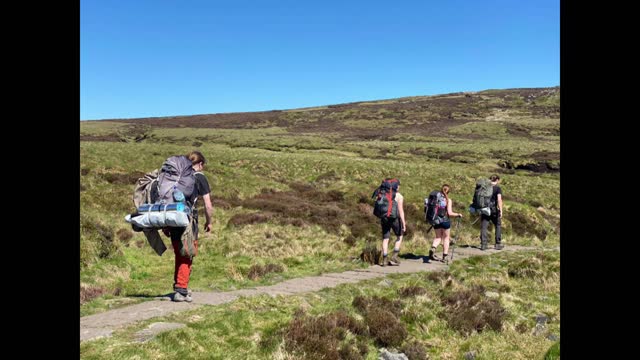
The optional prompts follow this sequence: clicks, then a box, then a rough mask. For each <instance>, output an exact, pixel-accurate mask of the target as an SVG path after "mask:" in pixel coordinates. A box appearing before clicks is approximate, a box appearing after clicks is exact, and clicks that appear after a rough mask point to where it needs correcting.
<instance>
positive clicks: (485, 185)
mask: <svg viewBox="0 0 640 360" xmlns="http://www.w3.org/2000/svg"><path fill="white" fill-rule="evenodd" d="M492 195H493V185H492V184H491V180H489V179H486V178H482V179H478V181H476V189H475V192H474V193H473V200H472V203H471V206H470V207H469V211H470V212H471V213H475V212H477V213H480V214H485V215H491V209H490V208H491V207H492V203H491V197H492ZM493 206H494V207H495V205H493Z"/></svg>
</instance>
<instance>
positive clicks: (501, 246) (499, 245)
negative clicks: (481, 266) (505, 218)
mask: <svg viewBox="0 0 640 360" xmlns="http://www.w3.org/2000/svg"><path fill="white" fill-rule="evenodd" d="M495 248H496V250H502V249H504V245H503V244H502V243H497V244H496V247H495Z"/></svg>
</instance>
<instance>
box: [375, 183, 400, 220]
mask: <svg viewBox="0 0 640 360" xmlns="http://www.w3.org/2000/svg"><path fill="white" fill-rule="evenodd" d="M398 185H400V181H399V180H398V179H389V180H382V184H380V187H378V188H377V189H376V190H375V191H374V192H373V195H372V196H371V198H372V199H375V202H374V204H373V215H375V216H376V217H379V218H381V219H397V218H398V202H397V201H396V193H397V192H398Z"/></svg>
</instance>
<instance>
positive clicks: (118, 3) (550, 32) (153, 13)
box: [80, 0, 560, 120]
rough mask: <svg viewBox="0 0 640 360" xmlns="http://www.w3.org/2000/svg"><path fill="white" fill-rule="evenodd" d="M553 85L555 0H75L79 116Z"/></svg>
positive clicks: (556, 71)
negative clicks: (77, 38) (78, 30)
mask: <svg viewBox="0 0 640 360" xmlns="http://www.w3.org/2000/svg"><path fill="white" fill-rule="evenodd" d="M559 84H560V2H559V0H552V1H549V0H537V1H513V0H511V1H458V0H447V1H442V0H441V1H428V0H423V1H396V2H392V1H384V2H383V1H375V0H369V1H359V0H357V1H348V0H341V1H333V0H324V1H301V0H298V1H278V0H272V1H257V0H255V1H243V0H233V1H231V0H229V1H215V0H212V1H189V0H186V1H175V0H174V1H164V0H154V1H147V0H136V1H131V0H129V1H122V0H112V1H104V0H103V1H97V0H81V1H80V119H81V120H95V119H107V118H137V117H153V116H175V115H193V114H213V113H224V112H243V111H262V110H274V109H292V108H300V107H308V106H318V105H328V104H339V103H345V102H353V101H367V100H379V99H388V98H396V97H402V96H416V95H435V94H442V93H448V92H456V91H478V90H485V89H503V88H516V87H547V86H556V85H559Z"/></svg>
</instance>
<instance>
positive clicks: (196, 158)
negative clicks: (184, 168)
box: [163, 151, 213, 302]
mask: <svg viewBox="0 0 640 360" xmlns="http://www.w3.org/2000/svg"><path fill="white" fill-rule="evenodd" d="M187 158H188V159H189V160H191V164H192V167H193V170H194V171H195V173H194V176H195V189H194V192H193V194H192V195H191V200H190V201H189V203H191V204H192V207H193V212H192V219H193V221H192V223H191V225H192V227H191V229H192V231H193V246H194V248H195V252H196V253H197V250H198V211H197V209H196V207H195V204H196V202H197V200H198V197H202V199H203V200H204V215H205V219H206V221H205V223H204V227H203V228H204V231H205V232H210V231H211V218H212V216H213V204H212V203H211V195H210V192H211V189H210V187H209V181H208V180H207V178H206V176H204V174H203V173H202V169H204V165H205V164H206V160H205V158H204V156H203V155H202V153H201V152H199V151H192V152H191V153H190V154H189V155H187ZM186 230H187V228H186V227H182V228H180V227H172V228H164V229H163V232H164V233H165V235H167V236H170V237H171V244H172V245H173V251H174V253H175V255H176V257H175V271H174V275H173V290H174V291H175V294H174V295H173V301H186V302H191V301H192V300H193V299H192V298H191V290H189V288H188V285H189V277H190V276H191V265H192V264H193V256H195V254H194V255H193V256H189V255H182V254H181V251H180V250H181V248H182V247H183V246H184V243H183V241H182V240H183V239H182V237H183V233H184V232H185V231H186ZM183 253H184V251H183Z"/></svg>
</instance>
